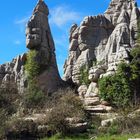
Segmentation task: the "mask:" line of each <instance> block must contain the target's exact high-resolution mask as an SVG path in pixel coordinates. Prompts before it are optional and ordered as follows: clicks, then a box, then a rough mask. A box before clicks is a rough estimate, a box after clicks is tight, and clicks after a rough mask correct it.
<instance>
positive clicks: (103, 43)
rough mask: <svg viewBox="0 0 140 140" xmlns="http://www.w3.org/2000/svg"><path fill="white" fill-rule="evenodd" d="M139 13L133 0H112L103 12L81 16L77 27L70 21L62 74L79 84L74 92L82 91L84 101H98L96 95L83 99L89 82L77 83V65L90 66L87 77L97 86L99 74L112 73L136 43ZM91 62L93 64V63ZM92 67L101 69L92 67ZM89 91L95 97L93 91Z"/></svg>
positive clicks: (78, 67) (66, 79)
mask: <svg viewBox="0 0 140 140" xmlns="http://www.w3.org/2000/svg"><path fill="white" fill-rule="evenodd" d="M139 17H140V11H139V9H138V7H137V3H136V1H135V0H112V1H111V2H110V5H109V8H108V9H107V10H106V12H105V13H104V14H103V15H98V16H88V17H85V18H84V20H83V21H82V22H81V24H80V26H79V27H78V25H76V24H74V25H72V27H71V30H70V38H69V40H70V46H69V56H68V58H67V60H66V62H65V65H64V77H63V78H64V80H65V81H72V82H73V83H75V84H76V85H78V86H79V87H81V86H83V88H80V89H79V90H78V92H79V94H80V95H81V93H82V92H83V93H82V94H84V95H83V96H84V97H83V98H84V99H85V102H86V101H88V102H95V103H99V102H100V99H98V98H96V99H95V98H93V97H91V96H89V99H87V98H88V97H87V91H89V89H90V88H91V85H90V86H87V87H86V86H85V85H81V83H80V76H81V72H80V70H81V68H82V67H83V66H85V65H86V66H88V67H89V68H90V69H93V70H94V73H93V74H92V73H90V71H89V80H91V79H92V78H93V79H94V80H93V81H92V80H91V84H92V85H94V86H93V91H94V90H95V89H96V88H97V89H98V85H97V86H95V85H96V84H97V83H98V79H99V78H100V77H101V76H107V75H110V74H114V73H115V71H116V69H117V65H118V64H119V63H120V62H121V61H122V60H123V61H125V62H127V63H129V52H130V50H131V49H132V48H133V47H135V45H136V39H137V30H138V29H137V28H138V27H137V25H138V19H139ZM93 63H94V64H96V65H94V66H93ZM96 67H98V68H99V69H100V70H101V71H100V72H101V73H98V72H99V70H97V71H96ZM101 67H103V69H101ZM103 71H104V72H103ZM95 79H96V80H95ZM80 90H81V91H80ZM82 90H84V91H82ZM93 94H94V95H95V97H97V96H96V93H94V92H93ZM91 98H92V99H93V100H92V99H91ZM91 100H92V101H91Z"/></svg>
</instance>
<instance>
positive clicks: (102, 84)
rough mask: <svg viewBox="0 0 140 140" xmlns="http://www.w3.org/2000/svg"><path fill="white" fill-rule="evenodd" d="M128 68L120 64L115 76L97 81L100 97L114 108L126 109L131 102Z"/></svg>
mask: <svg viewBox="0 0 140 140" xmlns="http://www.w3.org/2000/svg"><path fill="white" fill-rule="evenodd" d="M129 71H130V70H129V67H128V65H127V64H125V63H122V64H120V65H119V67H118V71H117V73H116V74H114V75H112V76H108V77H104V78H101V79H100V80H99V91H100V97H101V98H102V99H104V100H106V101H108V102H110V103H111V104H112V105H114V106H116V107H126V106H127V105H129V103H130V102H131V100H132V88H131V83H130V78H129Z"/></svg>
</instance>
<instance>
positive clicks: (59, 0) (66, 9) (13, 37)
mask: <svg viewBox="0 0 140 140" xmlns="http://www.w3.org/2000/svg"><path fill="white" fill-rule="evenodd" d="M44 1H45V2H46V4H47V5H48V7H49V10H50V15H49V22H50V26H51V31H52V35H53V38H54V41H55V47H56V56H57V63H58V67H59V71H60V74H61V75H62V74H63V64H64V61H65V59H66V58H67V55H68V47H69V42H68V40H69V39H68V38H69V29H70V27H71V25H72V24H73V23H77V24H78V25H79V24H80V22H81V21H82V20H83V18H84V17H85V16H87V15H97V14H101V13H104V11H105V10H106V9H107V7H108V5H109V2H110V0H86V1H85V0H75V1H74V0H44ZM137 2H138V4H139V5H140V0H137ZM36 3H37V0H1V4H0V19H1V21H0V64H2V63H5V62H8V61H11V60H12V58H14V57H16V56H17V55H19V54H22V53H24V52H26V51H27V49H26V45H25V25H26V22H27V21H28V19H29V17H30V16H31V14H32V11H33V8H34V7H35V5H36Z"/></svg>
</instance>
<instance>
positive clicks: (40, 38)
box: [0, 0, 63, 93]
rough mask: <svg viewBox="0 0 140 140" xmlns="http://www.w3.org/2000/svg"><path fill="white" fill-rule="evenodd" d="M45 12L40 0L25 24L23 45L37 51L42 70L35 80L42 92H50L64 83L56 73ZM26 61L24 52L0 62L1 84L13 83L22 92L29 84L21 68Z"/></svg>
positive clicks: (36, 58)
mask: <svg viewBox="0 0 140 140" xmlns="http://www.w3.org/2000/svg"><path fill="white" fill-rule="evenodd" d="M48 15H49V10H48V7H47V5H46V4H45V2H44V1H42V0H39V1H38V3H37V5H36V7H35V9H34V11H33V14H32V16H31V18H30V20H29V21H28V23H27V27H26V46H27V48H28V49H30V50H36V52H37V56H36V57H35V61H36V62H37V63H38V65H39V66H40V69H41V73H40V74H39V75H38V76H37V81H38V83H37V84H38V86H39V87H40V88H41V90H43V91H45V93H47V92H53V91H55V90H57V89H58V88H61V86H62V85H63V81H62V80H61V78H60V76H59V73H58V68H57V63H56V56H55V46H54V41H53V38H52V35H51V30H50V27H49V23H48ZM26 61H27V57H26V54H23V55H19V56H17V57H16V58H14V59H13V60H12V62H10V63H6V64H3V65H0V85H1V84H4V83H8V84H11V83H12V84H14V85H15V86H16V87H17V89H18V91H19V93H24V92H25V90H26V88H27V86H28V80H27V73H26V72H25V68H24V64H25V62H26Z"/></svg>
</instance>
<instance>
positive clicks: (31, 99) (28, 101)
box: [24, 88, 46, 108]
mask: <svg viewBox="0 0 140 140" xmlns="http://www.w3.org/2000/svg"><path fill="white" fill-rule="evenodd" d="M45 100H46V96H45V94H44V93H43V92H42V91H41V90H38V89H37V88H34V89H33V90H32V91H30V92H28V93H27V94H26V95H25V98H24V104H25V106H26V107H27V108H40V107H43V106H44V104H45Z"/></svg>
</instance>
